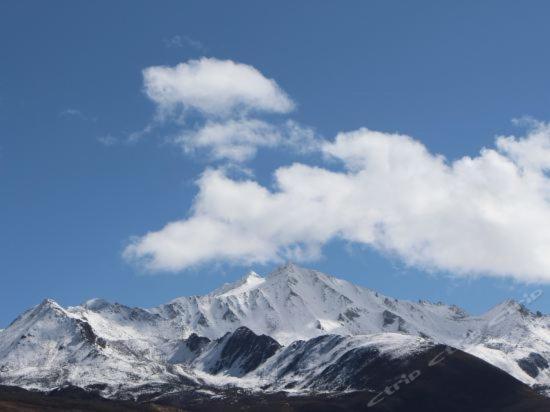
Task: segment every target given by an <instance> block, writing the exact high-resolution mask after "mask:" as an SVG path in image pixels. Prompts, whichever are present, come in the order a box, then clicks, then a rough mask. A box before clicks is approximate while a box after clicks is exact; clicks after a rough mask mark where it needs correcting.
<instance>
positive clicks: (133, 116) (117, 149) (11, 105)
mask: <svg viewBox="0 0 550 412" xmlns="http://www.w3.org/2000/svg"><path fill="white" fill-rule="evenodd" d="M549 15H550V3H549V2H545V1H526V2H517V1H483V2H480V1H461V2H455V1H427V2H423V1H416V2H393V1H369V2H365V1H348V2H336V1H335V2H328V1H300V2H297V1H279V2H257V1H252V0H250V1H232V2H225V1H218V2H211V1H185V2H182V1H163V2H154V1H134V0H132V1H116V2H113V1H96V2H88V1H74V0H73V1H55V2H44V1H20V0H18V1H15V0H13V1H3V2H0V327H3V326H5V325H7V324H8V323H9V322H10V321H11V320H12V319H13V318H14V317H15V316H16V315H17V314H18V313H20V312H21V311H23V310H24V309H27V308H28V307H30V306H32V305H34V304H36V303H38V302H39V301H40V300H41V299H43V298H44V297H51V298H54V299H56V300H58V301H59V302H60V303H61V304H63V305H74V304H78V303H80V302H82V301H84V300H86V299H89V298H92V297H97V296H99V297H104V298H106V299H109V300H114V301H119V302H121V303H125V304H129V305H139V306H153V305H156V304H160V303H163V302H165V301H167V300H170V299H172V298H174V297H176V296H180V295H188V294H199V293H205V292H208V291H210V290H211V289H213V288H214V287H217V286H218V285H219V284H220V283H223V282H226V281H231V280H233V279H235V278H237V277H239V276H241V275H242V274H243V273H244V272H245V271H246V270H247V269H248V268H244V267H234V266H222V267H220V266H204V267H201V268H198V269H196V270H189V271H186V272H184V273H180V274H172V275H167V274H160V275H147V274H143V273H140V271H139V270H138V269H137V268H135V267H132V266H131V265H128V264H127V263H126V262H124V261H123V259H122V258H121V251H122V250H123V248H124V246H125V245H126V244H127V242H128V239H129V238H130V236H132V235H142V234H144V233H146V232H147V231H150V230H156V229H159V228H161V227H162V226H163V225H164V224H165V223H167V222H169V221H173V220H176V219H178V218H181V217H183V216H185V214H186V213H187V211H188V208H189V206H190V204H191V201H192V198H193V196H194V194H195V193H196V188H195V187H194V185H193V181H194V179H196V177H197V176H198V175H199V174H200V173H201V171H202V170H204V168H205V167H206V166H207V164H206V163H205V162H204V161H203V160H201V159H199V158H193V157H189V156H184V155H183V154H182V153H180V152H178V150H176V149H175V148H174V147H172V146H169V145H163V144H162V136H155V135H153V136H147V137H146V138H144V139H142V140H141V141H140V142H138V143H136V144H117V145H113V146H110V147H106V146H104V145H102V144H101V143H99V141H98V138H102V137H106V136H111V137H113V138H116V139H125V138H126V137H127V136H128V134H129V133H131V132H134V131H139V130H141V129H143V128H144V127H145V126H146V125H147V123H148V122H149V121H150V120H151V118H152V116H153V105H152V104H151V102H149V101H148V100H147V99H146V97H145V96H144V94H143V92H142V78H141V70H142V69H144V68H145V67H148V66H152V65H160V64H165V65H174V64H177V63H179V62H182V61H186V60H188V59H190V58H197V57H200V56H203V55H206V56H211V57H216V58H219V59H232V60H235V61H238V62H242V63H247V64H250V65H253V66H254V67H256V68H258V69H259V70H260V71H261V72H262V73H263V74H264V75H266V76H267V77H272V78H274V79H276V81H277V82H278V84H279V85H280V86H281V87H282V88H283V89H284V90H285V91H286V92H287V93H288V94H289V95H290V96H291V97H292V98H293V99H294V100H295V101H296V102H297V103H298V105H299V107H298V110H297V111H296V113H294V115H293V118H294V119H296V120H298V121H300V122H301V123H303V124H306V125H310V126H313V127H315V128H316V130H317V131H318V133H319V134H321V135H323V136H325V137H327V138H332V137H333V136H334V135H335V134H336V133H337V132H338V131H345V130H353V129H356V128H359V127H363V126H365V127H369V128H371V129H375V130H382V131H387V132H392V131H399V132H402V133H406V134H409V135H412V136H414V137H415V138H417V139H419V140H421V141H422V142H423V143H424V144H426V145H427V147H428V148H429V149H430V150H431V151H432V152H437V153H441V154H444V155H445V156H446V157H447V158H449V159H454V158H456V157H461V156H464V155H475V154H476V153H477V152H478V151H479V150H480V149H481V148H482V147H483V146H490V145H491V144H492V142H493V139H494V136H495V135H497V134H506V133H511V132H519V131H518V129H517V128H516V127H515V126H513V125H512V123H511V119H513V118H517V117H521V116H524V115H529V116H533V117H535V118H537V119H540V120H550V74H549V73H550V48H549V47H548V42H549V39H550V25H549V24H548V16H549ZM176 35H178V36H181V37H182V38H183V37H184V36H188V37H190V38H192V39H194V40H196V41H199V42H200V43H201V44H202V45H203V48H197V47H194V46H192V45H190V44H184V47H166V40H168V39H171V38H173V36H176ZM184 43H185V42H184ZM68 109H72V110H78V111H79V113H81V114H79V115H74V114H73V115H70V114H67V113H66V111H67V110H68ZM295 160H301V161H304V162H308V163H315V162H316V161H319V160H315V159H308V158H306V159H304V158H301V159H297V158H295V157H291V156H289V155H288V154H285V153H279V152H262V153H260V155H259V156H258V157H257V159H256V160H254V161H253V162H252V163H251V164H250V166H251V167H252V168H253V169H254V170H255V171H256V174H257V176H258V178H259V180H260V181H261V182H262V183H264V184H265V183H269V182H270V181H271V173H272V172H273V170H274V169H275V168H276V167H278V166H281V165H285V164H289V163H291V162H292V161H295ZM307 266H311V267H314V268H317V269H320V270H323V271H326V272H328V273H332V274H335V275H338V276H341V277H343V278H346V279H349V280H351V281H353V282H356V283H358V284H361V285H365V286H368V287H371V288H373V289H377V290H378V291H380V292H381V293H385V294H388V295H391V296H395V297H399V298H407V299H419V298H422V299H429V300H434V301H438V300H443V301H446V302H448V303H456V304H458V305H460V306H463V307H464V308H466V309H467V310H468V311H471V312H473V313H479V312H482V311H484V310H486V309H488V308H489V307H490V306H492V305H494V304H496V303H498V302H499V301H501V300H503V299H505V298H508V297H512V298H516V299H521V297H522V294H523V293H526V292H530V291H533V290H534V289H536V288H539V287H540V286H539V285H522V284H517V283H514V282H512V281H508V280H497V279H491V278H481V279H463V278H455V277H453V276H452V275H451V274H439V273H430V274H426V273H422V272H421V271H418V270H415V269H411V268H407V267H404V266H403V265H402V264H401V263H399V261H396V260H394V259H392V258H391V257H387V256H382V255H380V254H378V253H377V252H375V251H372V250H369V249H367V248H362V247H356V246H350V245H346V244H343V243H342V242H333V243H331V244H330V245H328V246H327V247H326V248H325V257H324V259H323V260H321V261H319V262H314V263H311V264H309V265H307ZM272 268H273V267H272V266H269V267H255V268H254V269H256V270H257V271H258V272H260V273H263V274H265V273H267V272H268V271H269V270H271V269H272ZM542 288H543V290H544V292H545V293H544V294H543V296H542V297H541V298H540V299H539V300H538V301H537V302H535V303H534V304H533V305H532V309H540V310H542V311H545V312H550V298H549V297H550V288H549V287H547V286H543V287H542Z"/></svg>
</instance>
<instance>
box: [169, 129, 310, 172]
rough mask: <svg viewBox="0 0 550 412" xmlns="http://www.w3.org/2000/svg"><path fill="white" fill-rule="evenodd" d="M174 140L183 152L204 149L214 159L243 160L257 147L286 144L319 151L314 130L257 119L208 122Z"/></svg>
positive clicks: (295, 147)
mask: <svg viewBox="0 0 550 412" xmlns="http://www.w3.org/2000/svg"><path fill="white" fill-rule="evenodd" d="M174 142H175V143H177V144H179V145H181V146H182V148H183V149H184V150H185V151H186V152H188V153H189V152H195V151H197V150H201V149H207V150H208V151H209V153H210V157H211V158H212V159H214V160H221V159H227V160H231V161H234V162H244V161H245V160H249V159H251V158H252V157H254V156H255V155H256V152H257V150H258V148H260V147H275V146H286V147H291V148H292V149H294V150H296V151H300V152H309V151H313V150H318V149H319V147H320V145H319V143H318V142H317V140H316V139H315V134H314V132H313V131H312V130H311V129H309V128H304V127H302V126H300V125H299V124H297V123H296V122H292V121H287V122H285V123H284V124H282V125H275V124H273V123H268V122H265V121H262V120H258V119H247V118H242V119H230V120H227V121H223V122H217V121H207V122H206V123H205V124H204V125H203V126H202V127H201V128H199V129H198V130H192V131H185V132H183V133H182V134H181V135H179V136H178V137H177V138H176V139H174Z"/></svg>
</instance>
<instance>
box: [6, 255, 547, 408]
mask: <svg viewBox="0 0 550 412" xmlns="http://www.w3.org/2000/svg"><path fill="white" fill-rule="evenodd" d="M549 362H550V316H546V315H542V314H540V313H538V314H533V313H531V312H530V311H529V310H528V309H527V308H526V307H525V306H523V305H520V304H518V303H516V302H514V301H506V302H503V303H502V304H500V305H498V306H497V307H495V308H492V309H491V310H489V311H488V312H487V313H485V314H483V315H481V316H470V315H468V314H467V313H465V312H464V311H463V310H462V309H460V308H458V307H456V306H447V305H444V304H441V303H438V304H434V303H430V302H424V301H420V302H409V301H402V300H397V299H393V298H390V297H387V296H383V295H381V294H379V293H377V292H375V291H372V290H370V289H367V288H363V287H359V286H356V285H354V284H352V283H349V282H347V281H344V280H341V279H338V278H335V277H332V276H328V275H325V274H323V273H320V272H317V271H314V270H308V269H304V268H300V267H297V266H295V265H293V264H288V265H285V266H283V267H280V268H279V269H277V270H275V271H274V272H273V273H271V274H269V275H268V276H266V277H262V276H260V275H258V274H256V273H254V272H250V273H248V274H247V275H246V276H244V277H243V278H242V279H241V280H239V281H238V282H235V283H232V284H226V285H224V286H222V287H220V288H219V289H216V290H214V291H213V292H211V293H210V294H208V295H205V296H190V297H180V298H177V299H174V300H173V301H171V302H169V303H167V304H164V305H161V306H158V307H155V308H150V309H142V308H131V307H127V306H124V305H121V304H118V303H110V302H107V301H105V300H102V299H93V300H90V301H87V302H85V303H83V304H82V305H80V306H75V307H67V308H64V307H62V306H60V305H59V304H57V303H56V302H54V301H53V300H49V299H46V300H44V301H43V302H41V303H40V304H39V305H37V306H35V307H33V308H31V309H29V310H28V311H26V312H24V313H23V314H21V315H20V316H19V317H18V318H17V319H15V320H14V321H13V322H12V323H11V324H10V325H9V326H8V327H7V328H6V329H5V330H3V331H0V385H3V388H12V387H19V388H23V389H26V390H30V391H33V392H26V391H23V390H22V389H18V390H17V391H16V392H13V389H10V390H11V391H12V392H9V391H8V392H6V391H4V392H3V391H2V389H1V388H0V405H2V395H1V394H2V393H10V396H11V398H10V399H12V401H13V397H14V396H15V395H13V393H15V394H16V395H17V396H19V395H21V394H27V393H31V394H32V393H35V391H39V392H41V393H43V394H44V396H50V394H52V393H59V391H65V392H67V391H68V392H71V393H72V392H74V391H78V393H88V394H93V395H94V396H98V397H101V398H108V399H113V400H116V401H117V402H123V401H124V402H128V401H134V402H138V403H140V404H143V403H144V402H145V403H147V402H155V403H159V404H164V405H171V407H182V408H185V409H186V410H220V408H221V407H222V406H223V407H224V408H225V409H227V410H232V408H233V409H234V410H239V409H240V408H244V407H246V408H249V410H250V409H254V408H258V409H261V410H269V409H267V408H268V406H269V407H271V408H272V410H279V409H282V408H283V406H284V407H285V408H290V409H287V410H315V409H319V410H323V409H322V408H323V407H327V406H328V405H330V408H331V409H332V410H339V409H341V410H352V409H359V410H365V409H366V408H372V410H388V411H392V410H415V408H418V409H419V410H420V409H422V408H423V410H450V411H452V410H457V411H458V410H465V409H463V408H465V407H466V406H468V405H469V406H468V408H469V410H509V411H515V410H517V411H520V410H537V411H538V410H540V411H543V410H550V399H549V398H547V397H546V396H548V395H550V367H549V366H550V364H549ZM21 396H23V395H21ZM25 396H26V395H25ZM33 396H38V395H33ZM23 397H24V396H23ZM101 398H100V399H101ZM48 399H50V398H48ZM14 402H15V401H14ZM136 405H137V404H136ZM323 405H324V406H323ZM262 408H263V409H262ZM430 408H432V409H430ZM433 408H439V409H433ZM476 408H477V409H476ZM37 410H39V409H37Z"/></svg>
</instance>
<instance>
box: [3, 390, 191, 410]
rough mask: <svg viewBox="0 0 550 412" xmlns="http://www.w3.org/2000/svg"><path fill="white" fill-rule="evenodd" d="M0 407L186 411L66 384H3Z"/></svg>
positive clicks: (20, 408) (7, 408) (18, 408)
mask: <svg viewBox="0 0 550 412" xmlns="http://www.w3.org/2000/svg"><path fill="white" fill-rule="evenodd" d="M0 411H2V412H10V411H14V412H15V411H17V412H42V411H71V412H92V411H93V412H129V411H140V412H155V411H156V412H176V411H183V409H181V408H177V407H174V406H169V405H156V404H153V403H148V404H137V403H134V402H127V401H114V400H107V399H104V398H102V397H100V396H98V395H95V394H92V393H89V392H86V391H84V390H83V389H80V388H74V387H73V388H66V389H63V390H56V391H53V392H51V393H49V394H44V393H39V392H31V391H27V390H25V389H21V388H17V387H14V386H1V385H0Z"/></svg>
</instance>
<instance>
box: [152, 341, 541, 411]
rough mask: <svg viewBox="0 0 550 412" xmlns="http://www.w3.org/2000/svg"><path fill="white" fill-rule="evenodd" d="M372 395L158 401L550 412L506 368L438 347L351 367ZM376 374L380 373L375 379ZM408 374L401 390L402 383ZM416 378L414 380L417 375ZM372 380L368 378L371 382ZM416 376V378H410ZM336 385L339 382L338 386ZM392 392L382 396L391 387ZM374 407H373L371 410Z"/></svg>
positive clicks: (233, 407) (242, 406) (200, 405)
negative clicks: (403, 358)
mask: <svg viewBox="0 0 550 412" xmlns="http://www.w3.org/2000/svg"><path fill="white" fill-rule="evenodd" d="M430 365H432V366H430ZM342 368H351V369H353V375H354V376H355V377H356V379H359V380H361V381H365V380H367V381H368V384H367V385H368V387H369V388H371V389H369V390H363V391H354V392H352V393H347V394H340V395H334V394H332V395H327V394H321V393H318V394H310V395H308V396H288V395H286V394H284V393H277V394H269V395H265V394H264V395H256V394H247V393H243V392H242V391H237V390H236V391H235V392H233V393H231V392H226V393H225V397H224V398H223V399H222V398H218V399H200V398H199V397H197V395H196V394H194V395H191V394H189V393H180V394H170V395H166V396H163V397H161V398H160V399H157V402H160V403H162V404H167V405H177V406H183V407H185V409H187V410H192V411H240V410H247V411H367V412H368V411H373V412H382V411H383V412H401V411H402V412H415V411H423V412H432V411H434V412H439V411H446V412H455V411H456V412H464V411H469V412H497V411H498V412H526V411H527V412H530V411H533V412H548V411H550V399H549V398H546V397H543V396H541V395H539V394H537V393H536V392H535V391H533V390H532V389H531V388H529V387H528V386H527V385H525V384H523V383H522V382H520V381H518V380H516V379H515V378H513V377H511V376H510V375H508V374H507V373H505V372H503V371H501V370H500V369H498V368H496V367H494V366H492V365H490V364H488V363H487V362H484V361H482V360H480V359H478V358H476V357H474V356H472V355H469V354H467V353H464V352H462V351H456V352H453V353H452V354H450V353H448V352H446V347H445V346H442V345H437V346H435V347H434V348H432V349H430V350H429V351H427V352H425V353H422V354H419V355H418V356H416V357H412V358H409V359H407V360H406V361H405V362H402V363H401V364H395V363H392V362H386V363H378V364H376V365H373V364H372V363H371V364H370V365H369V368H368V370H367V369H365V370H361V365H353V366H352V365H349V364H348V365H346V364H345V363H342ZM373 371H376V372H375V374H373ZM402 374H405V375H406V376H407V379H408V381H409V382H410V383H407V381H404V380H401V381H400V383H399V385H398V390H395V386H393V385H394V384H396V383H397V382H398V381H399V380H400V378H401V377H402ZM411 374H412V375H411ZM367 376H368V377H369V378H368V379H365V377H367ZM411 377H414V379H412V380H411V379H410V378H411ZM335 384H336V382H335ZM388 387H389V388H390V389H389V390H388V391H389V392H391V393H392V394H391V395H388V394H387V393H384V394H382V392H384V390H385V389H386V388H388ZM369 403H370V404H371V406H369Z"/></svg>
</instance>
